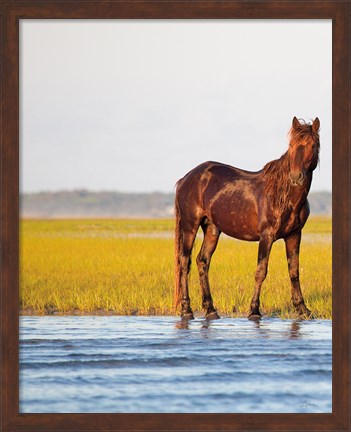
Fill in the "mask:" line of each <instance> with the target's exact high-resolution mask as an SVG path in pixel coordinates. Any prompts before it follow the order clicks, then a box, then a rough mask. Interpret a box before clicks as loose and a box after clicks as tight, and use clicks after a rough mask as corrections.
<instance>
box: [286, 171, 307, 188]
mask: <svg viewBox="0 0 351 432" xmlns="http://www.w3.org/2000/svg"><path fill="white" fill-rule="evenodd" d="M305 177H306V176H305V174H304V173H303V172H302V171H290V172H289V178H290V181H291V184H292V185H293V186H301V185H302V184H303V182H304V180H305Z"/></svg>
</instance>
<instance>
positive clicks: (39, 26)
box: [20, 20, 332, 192]
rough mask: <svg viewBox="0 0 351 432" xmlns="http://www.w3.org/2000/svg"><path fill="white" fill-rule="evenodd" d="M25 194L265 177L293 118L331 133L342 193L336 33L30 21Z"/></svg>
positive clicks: (24, 52)
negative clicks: (233, 172) (206, 164)
mask: <svg viewBox="0 0 351 432" xmlns="http://www.w3.org/2000/svg"><path fill="white" fill-rule="evenodd" d="M20 106H21V112H20V137H21V138H20V142H21V190H22V191H24V192H33V191H43V190H52V191H57V190H62V189H65V190H71V189H80V188H85V189H90V190H94V191H98V190H117V191H127V192H131V191H134V192H136V191H142V192H145V191H146V192H150V191H156V190H157V191H165V192H169V191H172V190H173V189H174V184H175V183H176V181H177V180H178V179H179V178H180V177H182V176H183V175H184V174H185V173H186V172H187V171H189V170H190V169H191V168H193V167H194V166H196V165H197V164H199V163H201V162H203V161H206V160H217V161H221V162H224V163H227V164H230V165H234V166H237V167H240V168H244V169H248V170H258V169H260V168H262V167H263V165H264V164H265V163H266V162H268V161H269V160H271V159H276V158H278V157H279V156H280V155H281V154H282V153H284V152H285V150H286V149H287V145H288V141H287V133H288V130H289V128H290V125H291V120H292V118H293V116H295V115H296V116H297V117H299V118H304V119H305V120H308V121H309V120H311V119H314V118H315V117H316V116H318V117H319V118H320V121H321V156H320V160H321V162H320V167H319V168H317V170H316V172H315V175H314V181H313V185H312V190H315V191H320V190H331V158H332V143H331V137H332V130H331V127H332V122H331V119H332V24H331V21H330V20H303V21H302V20H301V21H300V20H294V21H287V20H284V21H283V20H276V21H272V20H265V21H258V20H252V21H246V20H225V21H217V20H214V21H202V20H200V21H176V20H171V21H163V20H161V21H142V20H135V21H132V20H129V21H128V20H127V21H125V20H114V21H110V20H108V21H102V20H96V21H90V20H79V21H77V20H75V21H74V20H71V21H70V20H56V21H54V20H21V22H20Z"/></svg>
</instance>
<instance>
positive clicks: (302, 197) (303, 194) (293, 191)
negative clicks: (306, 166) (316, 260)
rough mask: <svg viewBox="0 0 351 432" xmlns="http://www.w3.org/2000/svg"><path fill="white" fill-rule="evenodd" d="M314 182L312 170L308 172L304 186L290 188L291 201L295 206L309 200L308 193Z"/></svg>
mask: <svg viewBox="0 0 351 432" xmlns="http://www.w3.org/2000/svg"><path fill="white" fill-rule="evenodd" d="M311 183H312V172H309V173H307V175H306V179H305V181H304V183H303V185H302V186H297V187H294V186H293V187H291V188H290V202H291V204H292V205H293V207H300V206H301V205H303V204H304V203H305V202H306V200H307V195H308V192H309V190H310V187H311Z"/></svg>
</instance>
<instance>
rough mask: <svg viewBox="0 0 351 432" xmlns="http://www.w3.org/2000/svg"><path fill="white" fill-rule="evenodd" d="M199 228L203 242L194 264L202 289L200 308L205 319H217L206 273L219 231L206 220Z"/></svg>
mask: <svg viewBox="0 0 351 432" xmlns="http://www.w3.org/2000/svg"><path fill="white" fill-rule="evenodd" d="M201 227H202V229H203V232H204V240H203V243H202V246H201V249H200V252H199V254H198V256H197V258H196V263H197V267H198V269H199V276H200V285H201V289H202V306H203V308H204V309H205V311H206V318H207V319H218V318H219V316H218V314H217V311H216V309H215V308H214V307H213V301H212V296H211V291H210V283H209V279H208V271H209V268H210V262H211V257H212V254H213V252H214V251H215V250H216V247H217V244H218V239H219V235H220V231H219V230H218V228H217V227H216V226H215V225H214V224H213V223H212V222H210V221H209V220H208V219H206V220H205V221H203V223H202V224H201Z"/></svg>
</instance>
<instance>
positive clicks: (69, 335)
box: [20, 316, 332, 413]
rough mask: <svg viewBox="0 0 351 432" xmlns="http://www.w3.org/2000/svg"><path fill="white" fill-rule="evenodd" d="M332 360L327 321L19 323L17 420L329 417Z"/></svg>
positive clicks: (107, 319)
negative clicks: (149, 415)
mask: <svg viewBox="0 0 351 432" xmlns="http://www.w3.org/2000/svg"><path fill="white" fill-rule="evenodd" d="M331 360H332V357H331V322H330V321H319V320H314V321H307V322H303V321H291V320H285V321H284V320H280V319H277V318H273V319H266V318H263V319H261V320H259V321H250V320H248V319H247V318H244V319H241V318H235V319H233V318H222V319H220V320H216V321H207V320H205V319H204V318H200V319H195V320H194V321H181V320H179V319H178V318H175V317H74V316H70V317H52V316H51V317H21V336H20V411H21V412H105V413H107V412H111V413H113V412H126V413H127V412H129V413H132V412H135V413H142V412H155V413H157V412H158V413H161V412H175V413H191V412H199V413H206V412H218V413H232V412H233V413H234V412H242V413H243V412H247V413H249V412H266V413H274V412H292V413H304V412H306V413H311V412H331ZM258 388H259V392H257V389H258Z"/></svg>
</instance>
